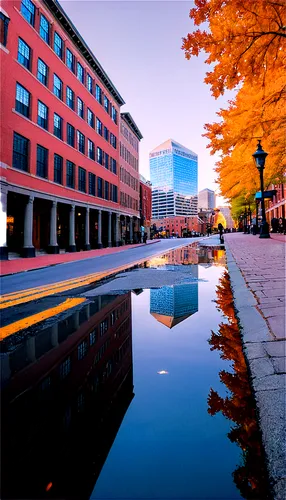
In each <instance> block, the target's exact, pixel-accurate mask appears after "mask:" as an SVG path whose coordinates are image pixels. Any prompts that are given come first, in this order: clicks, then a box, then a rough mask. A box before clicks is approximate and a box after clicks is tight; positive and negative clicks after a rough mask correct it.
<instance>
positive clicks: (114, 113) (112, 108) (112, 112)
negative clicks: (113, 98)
mask: <svg viewBox="0 0 286 500" xmlns="http://www.w3.org/2000/svg"><path fill="white" fill-rule="evenodd" d="M111 118H112V120H113V121H114V123H117V111H116V109H115V107H114V106H112V107H111Z"/></svg>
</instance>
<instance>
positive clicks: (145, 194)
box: [140, 175, 152, 239]
mask: <svg viewBox="0 0 286 500" xmlns="http://www.w3.org/2000/svg"><path fill="white" fill-rule="evenodd" d="M151 212H152V184H151V182H150V181H147V180H146V179H145V178H144V177H143V175H140V220H141V226H144V228H145V231H146V232H147V237H148V239H149V238H150V225H151Z"/></svg>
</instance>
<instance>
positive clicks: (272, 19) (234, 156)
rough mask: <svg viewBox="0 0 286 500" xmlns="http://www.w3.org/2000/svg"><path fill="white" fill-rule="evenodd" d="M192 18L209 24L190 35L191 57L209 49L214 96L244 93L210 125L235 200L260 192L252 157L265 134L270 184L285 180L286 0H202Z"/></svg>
mask: <svg viewBox="0 0 286 500" xmlns="http://www.w3.org/2000/svg"><path fill="white" fill-rule="evenodd" d="M190 17H191V18H192V19H193V21H194V23H195V25H197V26H199V25H202V24H203V27H202V29H196V30H194V31H193V32H192V33H190V34H188V35H187V36H186V37H185V38H183V46H182V49H183V50H184V51H185V55H186V57H187V58H190V57H192V56H194V55H198V54H199V53H200V52H205V53H206V54H207V59H206V62H207V63H208V64H210V65H211V66H212V70H211V71H210V72H208V73H207V74H206V78H205V82H206V83H207V84H209V85H210V86H211V91H212V94H213V95H214V97H216V98H217V97H218V96H220V95H222V94H223V93H224V91H225V89H230V90H231V89H234V90H235V91H236V96H235V98H234V99H233V100H231V101H229V106H228V108H227V109H221V110H220V111H219V113H218V117H219V120H218V122H217V123H211V124H206V125H205V129H206V134H205V136H206V137H208V139H209V145H208V147H209V148H210V149H211V154H214V153H219V154H220V160H219V161H218V162H217V164H216V172H217V174H218V181H219V184H220V189H221V193H222V195H223V196H225V197H226V198H229V199H231V200H232V199H234V198H237V197H239V196H246V197H249V196H252V195H253V194H254V193H255V192H256V191H257V190H259V182H258V173H257V170H256V167H255V165H254V163H253V160H252V153H253V152H254V151H255V149H256V144H257V139H256V138H257V137H260V138H262V144H263V148H264V150H265V151H267V152H268V153H269V156H268V158H267V161H266V166H265V185H266V186H267V185H268V184H270V183H272V182H273V183H274V184H275V183H277V182H279V181H280V182H281V181H282V179H283V174H284V171H285V125H286V123H285V122H286V117H285V109H286V102H285V101H286V71H285V70H286V62H285V48H286V47H285V45H286V28H285V26H286V9H285V2H284V0H275V1H270V0H257V1H256V2H253V1H252V0H229V1H227V2H225V1H223V0H195V7H194V8H193V9H192V10H191V11H190ZM205 23H207V25H206V24H205ZM204 28H205V29H204Z"/></svg>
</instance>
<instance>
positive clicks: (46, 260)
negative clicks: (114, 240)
mask: <svg viewBox="0 0 286 500" xmlns="http://www.w3.org/2000/svg"><path fill="white" fill-rule="evenodd" d="M159 241H160V240H148V241H147V245H152V244H154V243H158V242H159ZM140 246H145V243H139V244H136V245H125V246H122V247H112V248H101V249H98V250H88V251H85V252H84V251H82V252H74V253H63V254H57V255H51V254H46V255H39V256H38V257H33V258H28V259H24V258H19V259H13V260H2V261H1V262H0V276H6V275H7V274H16V273H21V272H23V271H31V270H33V269H41V268H43V267H49V266H55V265H56V264H64V263H65V262H74V261H77V260H84V259H92V258H94V257H101V256H102V255H109V254H113V253H118V252H125V251H126V250H129V249H130V248H138V247H140Z"/></svg>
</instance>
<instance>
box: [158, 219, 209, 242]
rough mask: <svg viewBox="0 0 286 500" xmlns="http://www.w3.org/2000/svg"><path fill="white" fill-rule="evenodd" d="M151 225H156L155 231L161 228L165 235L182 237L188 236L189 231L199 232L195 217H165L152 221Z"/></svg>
mask: <svg viewBox="0 0 286 500" xmlns="http://www.w3.org/2000/svg"><path fill="white" fill-rule="evenodd" d="M152 223H153V224H156V228H157V230H158V229H159V228H162V231H166V233H167V234H169V235H170V236H172V234H174V235H178V236H180V237H183V236H184V235H186V236H188V234H189V233H190V232H191V231H195V232H199V231H200V229H199V221H198V217H197V216H193V217H167V218H165V219H152Z"/></svg>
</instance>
